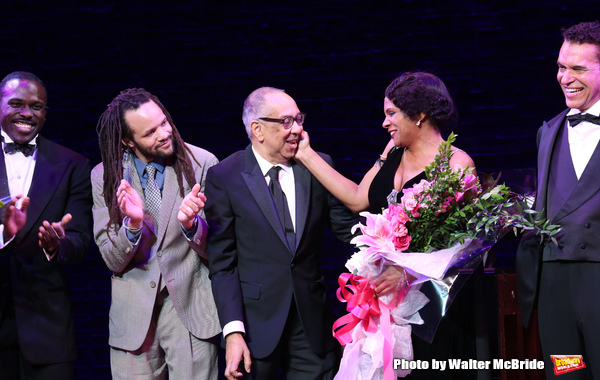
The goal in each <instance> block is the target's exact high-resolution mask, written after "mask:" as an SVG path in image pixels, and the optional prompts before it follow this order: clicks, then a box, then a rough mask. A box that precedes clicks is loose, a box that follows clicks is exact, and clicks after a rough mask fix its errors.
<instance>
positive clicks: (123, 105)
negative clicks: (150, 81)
mask: <svg viewBox="0 0 600 380" xmlns="http://www.w3.org/2000/svg"><path fill="white" fill-rule="evenodd" d="M149 101H153V102H154V103H156V105H157V106H158V107H160V109H161V110H162V111H163V113H164V114H165V116H166V117H167V121H168V122H169V124H170V125H171V127H172V129H173V132H172V138H173V144H174V156H175V162H174V163H173V169H174V170H175V173H176V174H177V183H178V184H179V193H180V194H181V196H182V197H183V196H185V194H184V188H183V177H185V180H186V182H187V183H188V184H189V185H190V186H193V185H194V184H195V183H196V180H195V178H194V172H193V170H192V162H191V161H190V157H192V158H193V159H194V161H195V162H196V164H198V165H199V166H201V165H200V163H199V162H198V160H196V158H195V157H194V155H193V154H192V152H191V151H190V149H189V148H188V147H187V146H186V145H185V143H184V142H183V140H182V139H181V135H180V134H179V131H177V128H176V127H175V124H174V123H173V119H172V118H171V115H170V114H169V112H168V111H167V110H166V109H165V107H164V106H163V105H162V103H161V102H160V100H158V98H157V97H156V96H154V95H152V94H151V93H149V92H148V91H146V90H144V89H143V88H130V89H128V90H125V91H121V93H120V94H119V95H118V96H117V97H116V98H114V99H113V101H112V102H111V103H110V104H109V105H108V108H107V109H106V111H104V113H103V114H102V115H101V116H100V119H99V120H98V125H97V126H96V132H97V133H98V143H99V144H100V153H101V154H102V162H103V163H104V191H103V192H104V194H103V195H104V201H105V202H106V205H107V207H108V215H109V221H108V226H113V227H115V226H118V225H119V223H120V222H121V220H122V219H123V215H122V213H121V209H120V208H119V205H118V203H117V189H118V188H119V184H120V182H121V179H123V156H124V154H125V152H126V150H128V149H129V148H128V147H127V146H126V145H125V144H124V143H123V139H124V138H129V139H133V136H132V132H131V128H130V126H129V125H128V124H127V122H126V120H125V113H126V112H127V111H130V110H131V111H135V110H137V109H138V108H139V107H140V106H141V105H142V104H145V103H147V102H149ZM186 151H187V152H188V153H189V155H188V154H186ZM109 228H110V227H109ZM115 228H116V227H115Z"/></svg>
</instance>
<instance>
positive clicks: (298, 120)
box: [258, 112, 306, 129]
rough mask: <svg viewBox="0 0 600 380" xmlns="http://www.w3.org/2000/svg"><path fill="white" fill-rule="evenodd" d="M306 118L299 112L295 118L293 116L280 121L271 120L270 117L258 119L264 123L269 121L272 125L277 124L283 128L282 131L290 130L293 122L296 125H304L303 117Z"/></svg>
mask: <svg viewBox="0 0 600 380" xmlns="http://www.w3.org/2000/svg"><path fill="white" fill-rule="evenodd" d="M305 116H306V114H305V113H303V112H300V113H299V114H298V115H296V117H293V116H286V117H284V118H282V119H273V118H270V117H259V118H258V119H259V120H264V121H270V122H273V123H279V124H281V125H282V126H283V128H284V129H290V128H292V125H294V121H295V122H296V123H297V124H298V125H302V124H303V123H304V117H305Z"/></svg>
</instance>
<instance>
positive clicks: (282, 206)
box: [267, 166, 296, 252]
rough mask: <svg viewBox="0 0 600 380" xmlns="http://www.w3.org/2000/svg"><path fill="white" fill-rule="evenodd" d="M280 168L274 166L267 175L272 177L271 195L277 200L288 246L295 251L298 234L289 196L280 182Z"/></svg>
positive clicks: (276, 203) (278, 211) (276, 205)
mask: <svg viewBox="0 0 600 380" xmlns="http://www.w3.org/2000/svg"><path fill="white" fill-rule="evenodd" d="M279 170H281V168H280V167H279V166H273V167H272V168H271V169H269V171H268V172H267V175H268V176H269V178H271V183H270V184H269V189H270V190H271V195H273V201H274V202H275V207H276V208H277V213H278V214H279V221H280V222H281V225H282V226H283V227H284V228H285V238H286V240H287V243H288V247H289V248H290V251H292V252H294V250H295V249H296V234H295V233H294V225H293V224H292V217H291V216H290V209H289V206H288V203H287V198H286V196H285V193H284V192H283V190H281V184H280V183H279Z"/></svg>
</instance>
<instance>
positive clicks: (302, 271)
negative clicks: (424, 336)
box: [205, 87, 356, 379]
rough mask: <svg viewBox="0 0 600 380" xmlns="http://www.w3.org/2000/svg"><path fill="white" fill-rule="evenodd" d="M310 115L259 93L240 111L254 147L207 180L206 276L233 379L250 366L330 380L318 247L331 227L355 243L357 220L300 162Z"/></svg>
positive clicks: (284, 97) (282, 96) (275, 93)
mask: <svg viewBox="0 0 600 380" xmlns="http://www.w3.org/2000/svg"><path fill="white" fill-rule="evenodd" d="M304 117H305V115H304V114H303V113H301V112H300V110H299V109H298V106H297V105H296V102H295V101H294V99H293V98H292V97H290V96H289V95H288V94H286V93H285V92H284V91H283V90H279V89H275V88H272V87H262V88H259V89H257V90H255V91H254V92H252V93H251V94H250V95H249V96H248V98H247V99H246V101H245V103H244V111H243V116H242V119H243V121H244V124H245V126H246V132H247V134H248V137H249V138H250V142H251V143H250V145H249V146H248V147H247V148H246V149H245V150H244V151H240V152H237V153H234V154H233V155H231V156H230V157H228V158H227V159H225V160H223V161H222V162H221V163H219V164H217V165H215V166H213V167H211V168H210V169H209V171H208V174H207V177H206V192H205V193H206V197H207V202H206V206H205V211H206V216H207V221H208V224H209V226H210V230H211V232H210V233H211V235H210V237H209V242H208V253H209V264H210V265H209V267H210V277H211V279H212V288H213V294H214V297H215V302H216V304H217V309H218V312H219V319H220V321H221V325H222V326H223V336H224V338H225V341H226V361H227V363H226V368H225V376H226V377H227V378H228V379H234V378H238V377H242V376H245V372H247V373H249V375H248V376H249V377H250V378H253V379H272V378H275V377H276V375H277V372H278V371H279V368H281V370H282V372H283V373H284V374H285V375H286V378H288V379H331V378H332V377H333V371H334V367H335V364H336V355H335V350H334V348H335V347H336V343H335V341H334V339H333V337H332V335H331V325H332V324H331V320H330V318H331V317H332V314H331V312H330V306H329V303H328V297H327V288H326V285H325V280H324V279H323V274H322V273H321V245H322V241H323V233H324V230H325V225H326V224H327V223H329V225H330V226H331V229H332V230H333V232H334V233H335V235H336V236H337V237H338V238H340V239H341V240H344V241H349V240H350V239H351V233H350V228H351V226H352V225H353V224H355V223H356V216H355V215H354V214H352V213H351V212H350V211H349V210H348V209H347V208H345V207H344V206H342V205H341V204H340V203H339V201H337V199H335V198H334V197H333V196H332V195H331V194H329V192H327V190H325V188H324V187H323V186H322V185H321V184H320V183H319V182H318V181H317V180H316V179H315V178H314V177H313V176H312V175H311V174H310V172H309V171H308V170H306V168H305V167H304V166H302V165H301V164H299V163H298V162H296V161H295V160H294V156H295V154H296V151H297V149H298V143H299V139H300V135H301V133H302V131H303V123H304ZM325 159H326V160H327V161H328V162H329V163H331V159H330V158H329V157H325ZM242 362H243V363H242Z"/></svg>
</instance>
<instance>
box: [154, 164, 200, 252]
mask: <svg viewBox="0 0 600 380" xmlns="http://www.w3.org/2000/svg"><path fill="white" fill-rule="evenodd" d="M192 186H193V184H192ZM178 194H179V187H178V185H177V175H176V174H175V170H174V169H173V167H172V166H166V167H165V183H164V184H163V192H162V200H161V202H160V217H159V219H160V220H159V222H158V235H157V239H158V241H159V242H161V241H162V240H163V237H164V236H165V233H166V231H167V226H168V225H169V223H170V221H171V215H172V211H173V209H174V207H175V201H176V199H177V196H178ZM176 208H177V209H179V205H177V207H176ZM177 222H179V221H177ZM159 246H160V243H159Z"/></svg>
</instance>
